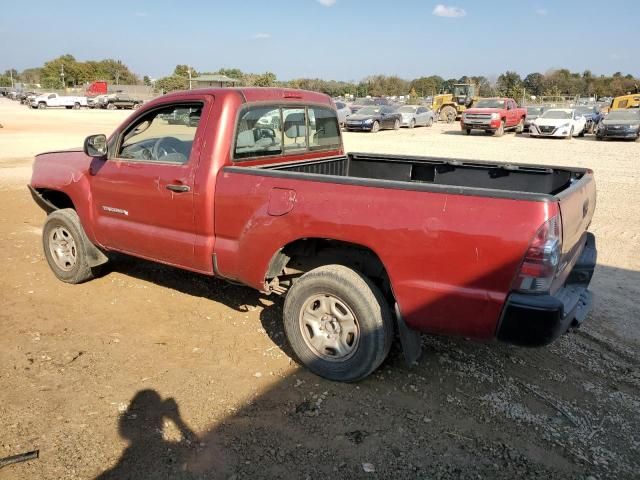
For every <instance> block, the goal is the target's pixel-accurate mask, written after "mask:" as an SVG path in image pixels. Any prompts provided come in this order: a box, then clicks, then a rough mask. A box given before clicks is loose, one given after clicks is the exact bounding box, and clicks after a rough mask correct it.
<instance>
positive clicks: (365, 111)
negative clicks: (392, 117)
mask: <svg viewBox="0 0 640 480" xmlns="http://www.w3.org/2000/svg"><path fill="white" fill-rule="evenodd" d="M379 113H380V107H364V108H361V109H360V110H358V115H378V114H379Z"/></svg>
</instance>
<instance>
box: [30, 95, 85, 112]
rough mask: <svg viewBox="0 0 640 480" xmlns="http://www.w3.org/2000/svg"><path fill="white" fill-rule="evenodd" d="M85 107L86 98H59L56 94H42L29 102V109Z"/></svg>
mask: <svg viewBox="0 0 640 480" xmlns="http://www.w3.org/2000/svg"><path fill="white" fill-rule="evenodd" d="M86 106H87V97H74V96H60V95H58V94H57V93H44V94H42V95H39V96H37V97H35V98H34V99H33V100H31V108H40V109H45V108H50V107H65V108H75V109H78V108H80V107H86Z"/></svg>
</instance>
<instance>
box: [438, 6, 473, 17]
mask: <svg viewBox="0 0 640 480" xmlns="http://www.w3.org/2000/svg"><path fill="white" fill-rule="evenodd" d="M432 13H433V14H434V15H435V16H436V17H449V18H459V17H464V16H465V15H466V14H467V11H466V10H465V9H464V8H459V7H452V6H449V5H442V4H441V3H439V4H438V5H436V7H435V8H434V9H433V12H432Z"/></svg>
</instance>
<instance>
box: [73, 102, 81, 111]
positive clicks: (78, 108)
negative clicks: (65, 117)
mask: <svg viewBox="0 0 640 480" xmlns="http://www.w3.org/2000/svg"><path fill="white" fill-rule="evenodd" d="M73 108H74V109H76V110H80V103H79V102H76V103H74V104H73Z"/></svg>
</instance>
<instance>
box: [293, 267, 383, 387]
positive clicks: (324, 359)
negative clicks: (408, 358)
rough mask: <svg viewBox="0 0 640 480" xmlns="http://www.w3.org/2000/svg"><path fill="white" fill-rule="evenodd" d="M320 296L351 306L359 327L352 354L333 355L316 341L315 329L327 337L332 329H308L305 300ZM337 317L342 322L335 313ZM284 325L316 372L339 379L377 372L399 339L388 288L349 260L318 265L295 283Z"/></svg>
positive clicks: (300, 356)
mask: <svg viewBox="0 0 640 480" xmlns="http://www.w3.org/2000/svg"><path fill="white" fill-rule="evenodd" d="M314 297H327V298H328V299H338V300H339V301H341V302H342V303H343V304H344V305H346V306H347V307H348V308H349V309H350V310H351V312H352V314H353V317H354V318H355V320H354V323H355V324H356V325H357V332H358V333H357V334H356V335H357V337H356V338H357V340H354V342H355V345H353V346H352V347H350V348H352V350H351V352H350V354H349V356H348V357H345V358H341V357H339V356H337V357H336V358H331V354H330V352H329V354H327V349H325V352H324V353H325V354H324V355H323V354H321V353H318V352H317V351H316V350H314V347H312V346H310V342H309V340H307V338H308V336H309V335H312V336H313V337H314V338H315V337H316V336H318V337H320V336H322V339H321V341H324V340H323V339H324V337H325V336H326V337H327V338H330V333H327V334H325V333H321V334H317V333H315V332H314V333H310V332H311V331H310V330H308V331H307V333H304V332H303V329H305V328H307V327H306V326H305V325H303V320H302V312H303V311H304V310H305V305H307V306H308V305H309V302H315V301H314ZM313 305H315V303H311V306H313ZM307 311H308V310H307ZM325 316H326V315H323V316H322V318H323V319H324V318H325ZM333 322H334V323H335V322H338V321H337V320H336V318H335V317H334V319H333ZM338 323H340V322H338ZM284 329H285V332H286V334H287V338H288V340H289V344H290V345H291V348H292V349H293V351H294V352H295V354H296V356H297V357H298V359H299V360H300V362H301V363H302V364H303V365H305V366H306V367H307V368H308V369H309V370H311V371H312V372H313V373H315V374H316V375H319V376H321V377H324V378H327V379H329V380H334V381H338V382H355V381H358V380H361V379H363V378H365V377H366V376H368V375H369V374H371V373H372V372H373V371H374V370H375V369H376V368H378V367H379V366H380V364H381V363H382V362H383V361H384V359H385V358H386V357H387V355H388V354H389V350H390V348H391V343H392V340H393V319H392V317H391V312H390V310H389V306H388V304H387V302H386V300H385V298H384V297H383V295H382V293H381V292H380V290H379V289H378V288H377V287H376V286H375V285H374V284H373V283H372V282H371V281H370V280H369V279H368V278H367V277H365V276H364V275H362V274H360V273H358V272H356V271H355V270H352V269H350V268H347V267H345V266H343V265H326V266H323V267H319V268H316V269H314V270H311V271H310V272H307V273H306V274H304V275H303V276H302V277H300V278H299V279H298V280H297V281H296V282H295V283H294V284H293V286H292V287H291V289H290V290H289V292H288V293H287V297H286V299H285V303H284ZM325 331H326V330H325ZM333 335H335V333H334V334H333ZM335 355H337V350H336V351H334V356H335Z"/></svg>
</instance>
